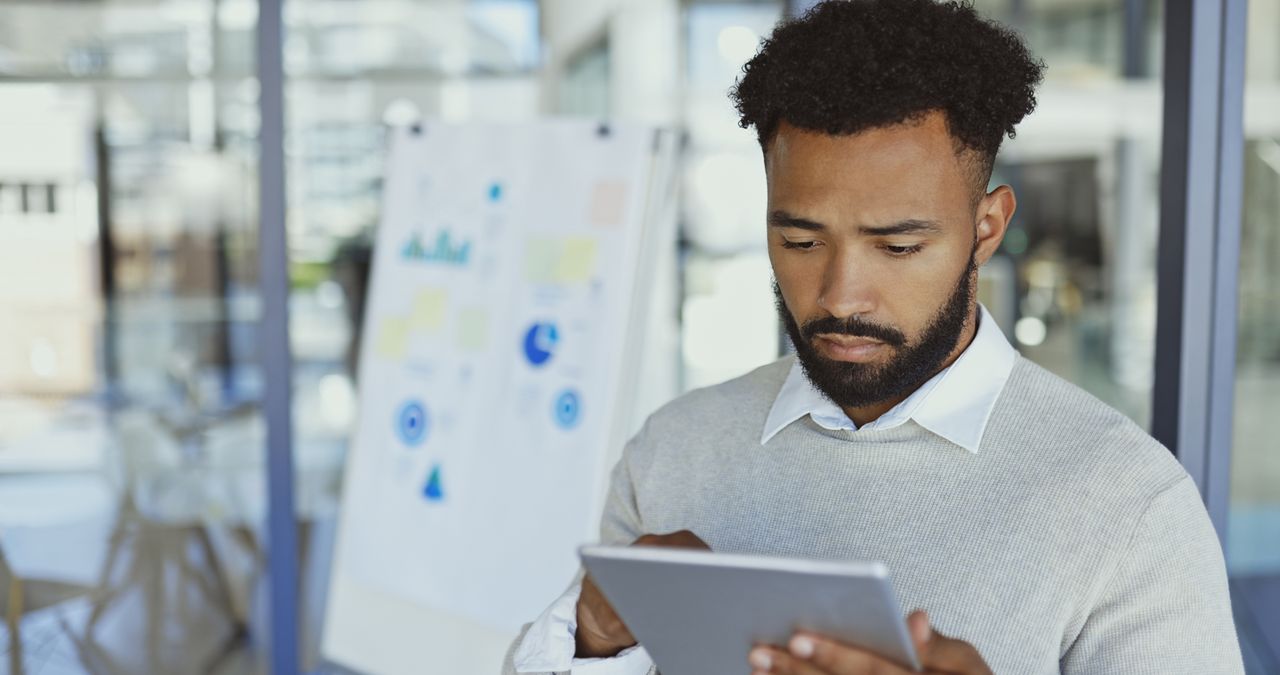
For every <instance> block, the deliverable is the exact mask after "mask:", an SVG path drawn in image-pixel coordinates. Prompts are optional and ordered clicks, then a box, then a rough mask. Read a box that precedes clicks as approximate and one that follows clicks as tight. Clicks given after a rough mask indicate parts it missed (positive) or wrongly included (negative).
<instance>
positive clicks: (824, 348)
mask: <svg viewBox="0 0 1280 675" xmlns="http://www.w3.org/2000/svg"><path fill="white" fill-rule="evenodd" d="M814 346H815V347H816V348H817V349H818V351H820V352H822V354H823V355H824V356H826V357H827V358H829V359H832V360H835V361H849V362H853V363H860V362H863V361H870V360H872V359H874V358H875V357H876V356H877V355H878V354H879V353H880V351H881V350H883V349H885V348H886V347H887V345H885V343H883V342H881V341H879V340H873V339H871V338H867V337H857V336H853V335H835V334H822V335H817V336H815V338H814Z"/></svg>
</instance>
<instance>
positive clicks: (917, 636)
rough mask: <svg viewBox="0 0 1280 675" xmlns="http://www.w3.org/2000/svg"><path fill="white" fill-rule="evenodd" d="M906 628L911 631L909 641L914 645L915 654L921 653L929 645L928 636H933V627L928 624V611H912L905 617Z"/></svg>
mask: <svg viewBox="0 0 1280 675" xmlns="http://www.w3.org/2000/svg"><path fill="white" fill-rule="evenodd" d="M907 630H908V632H910V633H911V642H912V644H914V645H915V647H916V654H918V655H923V654H924V651H925V649H926V648H927V647H928V646H929V638H930V637H932V636H933V629H932V628H931V627H930V626H929V613H928V612H926V611H924V610H923V609H917V610H916V611H914V612H912V613H911V616H908V617H907ZM922 658H923V657H922Z"/></svg>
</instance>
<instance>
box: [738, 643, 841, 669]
mask: <svg viewBox="0 0 1280 675" xmlns="http://www.w3.org/2000/svg"><path fill="white" fill-rule="evenodd" d="M747 661H748V662H750V663H751V667H752V669H753V671H754V672H757V673H768V675H845V674H844V673H829V672H827V671H825V670H823V669H821V668H819V667H818V666H816V665H814V664H812V663H809V662H807V661H805V660H804V659H801V658H797V657H795V656H792V655H791V654H788V653H787V652H785V651H783V650H781V649H775V648H773V647H756V648H755V649H752V650H751V653H750V655H749V656H748V657H747Z"/></svg>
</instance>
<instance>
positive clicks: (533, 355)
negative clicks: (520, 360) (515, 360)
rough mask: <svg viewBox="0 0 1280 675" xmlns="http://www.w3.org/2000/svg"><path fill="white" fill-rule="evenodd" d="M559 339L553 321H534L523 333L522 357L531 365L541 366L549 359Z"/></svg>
mask: <svg viewBox="0 0 1280 675" xmlns="http://www.w3.org/2000/svg"><path fill="white" fill-rule="evenodd" d="M559 341H560V333H559V331H557V330H556V325H555V324H554V323H535V324H533V325H532V326H530V327H529V330H528V331H526V332H525V334H524V357H525V358H526V359H529V363H530V364H531V365H534V366H541V365H543V364H545V363H546V362H547V361H550V360H551V356H552V354H554V353H555V349H556V343H558V342H559Z"/></svg>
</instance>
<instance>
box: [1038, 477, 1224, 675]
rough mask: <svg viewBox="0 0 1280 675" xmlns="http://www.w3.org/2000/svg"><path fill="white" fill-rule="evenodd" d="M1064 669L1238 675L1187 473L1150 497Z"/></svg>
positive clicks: (1214, 558)
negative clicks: (1150, 499)
mask: <svg viewBox="0 0 1280 675" xmlns="http://www.w3.org/2000/svg"><path fill="white" fill-rule="evenodd" d="M1061 666H1062V667H1061V670H1062V672H1063V673H1064V674H1067V675H1075V674H1077V673H1079V674H1084V673H1162V674H1168V673H1204V674H1216V673H1223V674H1227V673H1229V674H1232V675H1236V674H1241V673H1243V672H1244V665H1243V663H1242V661H1241V656H1240V644H1239V642H1238V641H1237V637H1236V631H1235V624H1234V622H1233V620H1232V615H1231V598H1230V595H1229V594H1228V590H1227V574H1226V566H1225V564H1224V562H1223V557H1222V548H1221V547H1220V545H1219V543H1218V538H1217V535H1216V534H1215V533H1214V529H1213V524H1212V523H1211V522H1210V521H1209V516H1208V513H1206V512H1205V509H1204V505H1203V503H1202V502H1201V501H1200V494H1199V492H1198V491H1197V490H1196V486H1195V483H1194V482H1193V481H1192V480H1191V478H1190V477H1189V476H1184V477H1183V478H1182V479H1180V480H1179V481H1178V482H1176V483H1174V484H1173V485H1172V486H1170V487H1168V488H1166V489H1165V490H1164V491H1162V492H1160V493H1159V494H1158V495H1156V496H1155V497H1154V498H1153V499H1152V501H1151V502H1150V503H1149V504H1148V506H1147V509H1146V511H1145V512H1144V513H1143V515H1142V516H1141V517H1140V518H1139V519H1138V524H1137V527H1136V529H1135V530H1134V533H1133V536H1132V538H1131V540H1130V542H1129V545H1128V548H1127V550H1126V551H1125V552H1124V553H1123V554H1122V557H1121V559H1120V562H1119V564H1118V565H1117V566H1116V567H1115V569H1114V570H1113V571H1112V572H1111V575H1110V578H1109V579H1108V580H1107V581H1106V582H1105V584H1104V585H1103V586H1102V587H1101V591H1100V594H1099V595H1098V596H1097V599H1096V601H1095V603H1094V604H1093V607H1092V610H1091V611H1090V613H1089V615H1088V617H1087V618H1086V619H1085V622H1084V625H1083V627H1082V628H1081V630H1080V633H1079V634H1078V635H1077V637H1076V639H1075V641H1074V642H1073V643H1072V644H1071V645H1070V647H1069V648H1068V649H1067V650H1066V652H1065V653H1064V655H1063V657H1062V662H1061Z"/></svg>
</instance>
